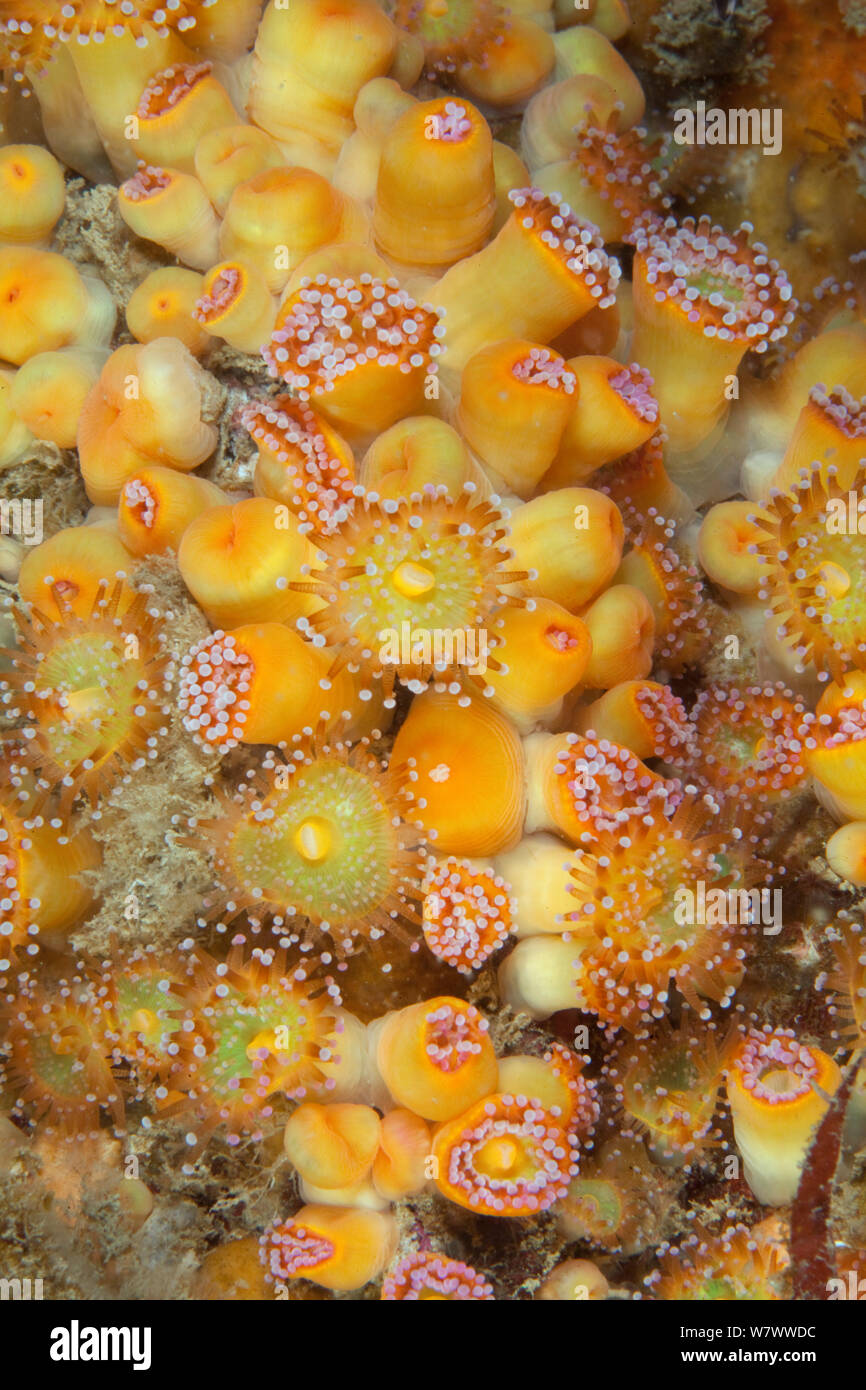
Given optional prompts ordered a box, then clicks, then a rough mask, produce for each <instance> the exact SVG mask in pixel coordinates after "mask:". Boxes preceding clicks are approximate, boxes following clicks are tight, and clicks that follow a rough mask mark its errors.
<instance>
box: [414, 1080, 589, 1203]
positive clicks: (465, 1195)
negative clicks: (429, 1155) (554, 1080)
mask: <svg viewBox="0 0 866 1390" xmlns="http://www.w3.org/2000/svg"><path fill="white" fill-rule="evenodd" d="M436 1147H437V1149H439V1150H440V1164H441V1167H440V1172H441V1173H442V1174H443V1178H444V1179H445V1181H446V1183H447V1195H448V1196H449V1197H451V1199H452V1201H456V1202H458V1203H459V1205H461V1206H464V1207H466V1208H467V1209H468V1210H469V1211H475V1212H479V1213H481V1214H484V1215H490V1216H497V1215H498V1216H504V1215H527V1216H528V1215H531V1214H533V1213H538V1212H542V1211H547V1209H548V1208H549V1207H551V1206H552V1205H553V1204H554V1202H556V1201H558V1200H559V1199H561V1198H562V1197H564V1196H565V1195H566V1193H567V1191H568V1183H569V1181H570V1180H571V1178H572V1177H575V1176H576V1175H577V1141H576V1139H575V1138H574V1136H573V1135H569V1134H568V1133H567V1131H566V1130H565V1129H564V1128H563V1127H562V1125H561V1123H560V1120H559V1118H558V1117H557V1116H555V1115H554V1114H552V1113H551V1112H549V1111H546V1110H544V1109H543V1108H542V1107H541V1106H540V1104H539V1103H538V1102H537V1101H533V1100H526V1099H525V1098H524V1097H514V1096H510V1095H492V1096H488V1097H487V1098H486V1099H485V1100H482V1101H479V1102H478V1103H477V1104H476V1105H474V1106H473V1107H472V1108H471V1109H470V1110H468V1111H467V1112H466V1113H465V1114H463V1115H461V1116H459V1117H458V1118H457V1120H452V1121H450V1122H449V1123H448V1124H446V1125H445V1126H443V1128H442V1130H440V1132H439V1135H438V1136H437V1142H436ZM446 1173H447V1178H445V1174H446Z"/></svg>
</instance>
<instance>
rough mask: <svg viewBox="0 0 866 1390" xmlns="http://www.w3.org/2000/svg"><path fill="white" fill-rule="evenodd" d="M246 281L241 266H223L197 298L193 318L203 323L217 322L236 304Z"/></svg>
mask: <svg viewBox="0 0 866 1390" xmlns="http://www.w3.org/2000/svg"><path fill="white" fill-rule="evenodd" d="M246 283H247V277H246V272H245V271H244V268H243V266H241V265H227V266H223V268H222V270H221V271H220V272H219V274H218V275H216V276H215V277H214V279H213V280H212V281H211V285H210V289H209V290H208V291H207V292H206V293H205V294H203V295H202V296H201V298H200V299H199V300H197V302H196V306H195V308H194V309H193V311H192V316H193V318H194V319H196V320H197V322H198V323H201V324H205V325H210V324H214V323H219V321H220V319H222V318H225V316H226V314H227V313H229V311H230V310H231V309H233V308H234V306H235V305H236V304H237V302H238V300H239V299H240V298H241V295H242V294H243V293H244V289H245V288H246Z"/></svg>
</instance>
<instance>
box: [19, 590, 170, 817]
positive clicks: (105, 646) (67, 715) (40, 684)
mask: <svg viewBox="0 0 866 1390" xmlns="http://www.w3.org/2000/svg"><path fill="white" fill-rule="evenodd" d="M51 592H52V596H53V598H54V601H55V604H56V607H57V613H58V616H57V618H56V619H52V618H50V617H48V616H47V615H46V614H45V613H44V612H43V611H42V610H41V609H39V608H35V607H34V608H32V609H31V612H30V614H29V616H27V615H25V614H24V613H23V612H22V611H21V610H20V609H18V610H15V621H16V625H17V628H18V634H19V648H18V649H17V650H15V651H12V652H10V653H9V655H10V656H11V659H12V664H13V668H14V669H13V671H12V673H11V674H7V675H6V676H5V677H4V679H3V681H2V683H0V690H2V702H3V704H4V705H5V706H6V707H7V711H8V713H9V715H10V716H12V717H14V718H15V719H16V720H17V721H18V725H17V727H15V728H13V729H11V730H9V731H8V733H7V734H6V735H5V737H6V739H7V741H9V742H10V743H11V744H12V745H13V746H14V754H13V757H14V759H15V760H16V764H20V766H21V767H22V768H24V769H30V770H32V771H33V772H35V773H36V775H37V779H38V786H39V788H40V789H43V790H45V791H51V790H53V789H54V788H57V787H61V788H62V789H63V797H64V801H63V805H64V807H65V808H66V807H68V804H69V803H70V802H71V801H72V799H73V798H74V797H75V796H76V795H77V793H78V792H79V791H83V792H84V794H85V795H86V796H87V797H88V798H89V800H90V801H91V802H93V803H95V802H96V801H98V800H99V798H100V797H101V796H104V795H105V794H107V793H108V792H109V791H110V790H111V789H112V787H113V786H114V784H115V783H116V781H117V780H118V778H119V777H121V776H125V775H127V774H128V772H130V771H137V770H138V769H140V768H142V767H144V766H145V764H146V763H147V762H148V761H151V760H153V759H155V758H156V757H157V756H158V739H159V736H161V735H163V734H165V733H166V731H167V730H166V726H165V724H164V722H163V721H164V720H165V718H166V716H167V713H168V710H167V705H166V704H165V699H166V696H167V694H168V691H169V689H170V686H171V679H172V665H171V661H170V659H169V657H168V655H167V652H166V645H165V635H164V633H163V631H162V628H161V619H160V616H159V615H158V614H157V613H156V612H155V610H153V609H149V608H148V606H147V605H148V597H147V595H146V594H144V593H141V594H138V595H137V597H136V598H135V599H134V600H133V602H132V604H131V605H130V606H129V608H128V609H127V610H126V612H125V613H124V614H123V616H122V617H119V616H118V607H119V604H120V601H121V598H122V597H123V596H124V594H125V586H124V582H123V580H118V581H116V583H115V584H114V586H113V587H112V588H111V589H109V586H108V584H107V582H105V581H103V582H101V583H100V586H99V591H98V595H97V598H96V599H95V601H94V604H93V609H92V611H91V614H90V616H89V617H86V618H85V617H79V616H77V615H75V614H73V613H71V612H70V611H69V609H68V608H67V607H66V606H65V605H64V602H63V596H62V594H61V593H60V591H59V590H58V588H57V586H56V585H52V591H51Z"/></svg>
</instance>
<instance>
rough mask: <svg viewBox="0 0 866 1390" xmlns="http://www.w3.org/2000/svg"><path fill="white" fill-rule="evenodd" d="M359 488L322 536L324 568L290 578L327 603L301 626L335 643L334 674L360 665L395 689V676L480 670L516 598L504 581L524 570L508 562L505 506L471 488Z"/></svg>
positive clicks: (420, 677)
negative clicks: (503, 612)
mask: <svg viewBox="0 0 866 1390" xmlns="http://www.w3.org/2000/svg"><path fill="white" fill-rule="evenodd" d="M356 493H357V494H358V498H357V501H356V503H355V507H354V510H353V512H352V514H351V516H349V517H347V518H346V519H345V521H343V522H342V523H341V525H340V526H339V527H338V528H337V529H336V530H335V531H334V533H333V534H332V535H328V536H323V537H321V538H320V540H319V545H320V548H321V550H322V551H323V552H324V567H323V568H322V569H319V570H314V571H313V572H312V573H311V575H310V578H309V580H304V581H294V582H292V583H291V584H290V587H291V588H292V589H295V590H297V591H299V592H308V593H315V594H317V595H318V596H319V597H320V598H322V599H324V601H325V602H324V606H323V607H322V608H321V609H320V610H319V612H317V613H315V614H314V615H313V617H312V618H310V619H307V620H305V623H304V627H305V630H306V631H308V632H315V633H317V634H318V635H319V637H320V639H324V642H325V645H326V646H328V647H336V648H338V649H339V651H340V655H339V657H338V658H337V660H336V661H335V664H334V667H333V668H332V671H331V674H332V675H333V674H335V673H336V671H337V670H338V669H339V668H340V667H341V666H344V665H346V664H347V663H352V664H355V665H357V666H358V667H359V668H360V669H361V670H362V671H363V672H365V673H366V674H368V675H369V676H370V677H371V678H376V679H378V678H383V679H384V683H385V688H386V693H387V695H388V696H389V697H390V695H391V692H392V690H393V687H394V682H395V679H398V678H399V679H400V680H401V681H403V682H404V683H406V684H409V683H411V682H417V683H425V682H426V681H427V680H429V679H430V678H431V677H432V676H436V677H440V678H443V677H446V676H448V675H456V674H459V673H460V671H461V670H464V671H471V670H473V668H475V667H479V668H480V670H481V673H482V674H483V670H484V665H483V663H484V662H485V661H486V658H487V655H488V653H489V651H490V649H492V648H493V647H495V646H496V645H497V638H496V636H495V634H494V633H493V631H492V630H490V629H492V627H493V622H494V619H495V616H496V614H497V613H498V611H499V610H500V609H501V608H503V607H505V606H506V605H508V604H519V603H520V600H519V599H516V598H514V597H513V596H511V595H509V594H508V593H507V592H506V586H507V585H509V584H513V583H515V582H518V581H519V580H520V579H521V578H524V577H525V575H524V574H523V572H518V571H512V570H507V569H505V568H504V567H505V565H506V564H507V563H508V561H509V560H510V559H511V551H510V550H508V549H507V547H506V545H505V544H504V541H505V539H506V535H507V533H506V530H505V525H504V518H503V516H502V513H501V512H499V511H498V510H497V509H496V508H495V507H494V506H493V505H492V504H491V503H490V502H486V501H476V500H475V498H474V495H473V492H472V491H471V490H468V489H467V490H466V491H464V492H463V493H462V494H461V495H460V496H459V497H457V498H452V497H450V496H449V495H448V493H447V491H446V490H445V488H444V487H439V488H432V487H431V488H427V489H425V491H424V492H423V493H413V494H412V495H411V496H410V497H409V498H401V499H400V500H399V501H390V500H388V499H381V498H380V497H379V496H378V494H376V493H372V492H369V493H364V492H363V491H362V490H361V489H356ZM488 625H489V626H488Z"/></svg>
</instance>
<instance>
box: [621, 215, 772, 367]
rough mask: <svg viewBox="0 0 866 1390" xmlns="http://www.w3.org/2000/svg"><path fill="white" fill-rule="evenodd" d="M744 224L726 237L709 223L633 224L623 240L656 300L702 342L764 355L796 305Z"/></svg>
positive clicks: (654, 221) (653, 220)
mask: <svg viewBox="0 0 866 1390" xmlns="http://www.w3.org/2000/svg"><path fill="white" fill-rule="evenodd" d="M750 231H751V228H750V227H748V226H745V225H744V226H742V227H740V228H739V229H738V230H737V231H736V232H734V233H732V234H729V233H727V232H725V231H723V229H722V228H721V227H716V226H714V225H713V223H712V222H711V221H710V220H709V218H706V217H702V218H701V219H700V220H699V221H697V222H696V221H695V220H694V218H687V219H686V220H685V221H684V222H683V223H682V224H681V225H677V223H676V221H675V220H674V218H672V217H669V218H667V219H666V220H665V221H664V222H662V221H661V219H660V218H650V219H646V220H645V221H644V222H643V223H638V224H637V226H636V227H635V228H634V230H633V231H632V233H631V235H630V237H629V240H630V241H632V242H633V244H634V247H635V250H636V253H637V256H638V258H639V259H640V262H641V266H642V270H643V274H644V276H645V278H646V282H647V284H648V285H649V286H650V288H651V289H652V290H653V292H654V295H655V298H656V299H657V300H664V301H667V302H669V303H672V304H675V305H676V306H677V308H678V309H679V310H680V312H681V313H682V314H683V316H684V317H685V319H686V322H687V323H688V324H690V325H693V326H695V327H696V328H697V329H698V331H699V332H701V333H703V335H704V336H705V337H709V338H716V339H718V340H719V341H720V342H728V343H734V342H736V343H740V344H742V345H743V346H744V347H748V348H751V349H752V350H753V351H755V352H766V350H767V348H768V347H769V346H770V345H771V344H772V343H776V342H778V341H780V340H781V339H782V338H784V337H785V335H786V333H787V331H788V327H789V325H790V324H791V323H792V322H793V319H794V313H795V311H796V308H797V302H796V300H795V299H793V298H792V294H791V286H790V283H789V281H788V278H787V276H786V275H785V272H784V271H783V270H782V269H781V267H780V266H779V265H778V264H777V262H776V261H774V260H772V259H771V258H770V256H768V255H767V251H766V247H764V246H762V245H761V244H760V243H758V242H755V243H754V244H753V245H750V244H749V240H748V237H749V233H750Z"/></svg>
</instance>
